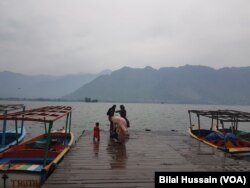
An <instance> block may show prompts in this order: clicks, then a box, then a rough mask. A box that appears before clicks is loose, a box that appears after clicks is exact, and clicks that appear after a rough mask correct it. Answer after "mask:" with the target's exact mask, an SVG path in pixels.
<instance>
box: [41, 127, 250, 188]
mask: <svg viewBox="0 0 250 188" xmlns="http://www.w3.org/2000/svg"><path fill="white" fill-rule="evenodd" d="M156 171H166V172H169V171H211V172H212V171H250V154H249V155H229V154H225V153H223V152H221V151H219V150H217V149H214V148H211V147H209V146H207V145H205V144H203V143H201V142H198V141H197V140H194V139H192V138H191V137H189V136H188V135H184V134H180V133H178V132H175V131H173V132H172V131H169V132H167V131H166V132H154V131H148V132H147V131H131V132H130V138H129V139H128V141H127V142H126V143H125V145H121V144H118V143H114V142H111V141H110V139H109V134H108V132H101V141H100V143H93V140H92V132H91V131H86V132H85V133H84V135H83V136H81V137H79V139H78V140H77V142H76V144H75V146H74V147H73V148H72V149H71V150H70V152H69V153H68V154H67V155H66V157H65V158H64V160H63V161H62V162H61V163H60V164H59V166H58V167H57V169H56V170H55V171H54V173H53V174H52V175H51V176H50V177H49V178H48V179H47V181H46V182H45V184H44V185H43V186H42V187H43V188H57V187H58V188H66V187H67V188H68V187H72V188H79V187H96V188H98V187H116V188H117V187H119V188H120V187H129V188H134V187H141V188H142V187H143V188H145V187H150V188H151V187H154V173H155V172H156Z"/></svg>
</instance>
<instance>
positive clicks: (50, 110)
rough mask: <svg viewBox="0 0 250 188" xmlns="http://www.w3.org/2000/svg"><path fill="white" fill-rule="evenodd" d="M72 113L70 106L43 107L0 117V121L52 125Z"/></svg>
mask: <svg viewBox="0 0 250 188" xmlns="http://www.w3.org/2000/svg"><path fill="white" fill-rule="evenodd" d="M71 111H72V107H71V106H45V107H42V108H35V109H31V110H26V111H22V112H14V113H9V114H5V115H0V120H24V121H36V122H46V123H52V122H54V121H56V120H58V119H60V118H62V117H64V116H66V115H67V114H69V113H70V112H71Z"/></svg>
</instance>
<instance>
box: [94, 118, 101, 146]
mask: <svg viewBox="0 0 250 188" xmlns="http://www.w3.org/2000/svg"><path fill="white" fill-rule="evenodd" d="M96 139H97V141H98V142H99V141H100V128H99V122H96V123H95V127H94V130H93V141H94V142H95V141H96Z"/></svg>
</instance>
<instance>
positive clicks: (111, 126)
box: [107, 104, 116, 133]
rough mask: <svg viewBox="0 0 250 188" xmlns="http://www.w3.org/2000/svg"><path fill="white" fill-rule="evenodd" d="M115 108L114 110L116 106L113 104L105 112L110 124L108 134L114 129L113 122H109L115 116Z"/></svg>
mask: <svg viewBox="0 0 250 188" xmlns="http://www.w3.org/2000/svg"><path fill="white" fill-rule="evenodd" d="M115 108H116V105H115V104H114V105H113V106H112V107H111V108H109V109H108V111H107V115H108V118H109V122H110V127H109V131H110V133H111V132H112V131H113V129H114V125H113V122H112V121H111V117H112V116H114V114H115Z"/></svg>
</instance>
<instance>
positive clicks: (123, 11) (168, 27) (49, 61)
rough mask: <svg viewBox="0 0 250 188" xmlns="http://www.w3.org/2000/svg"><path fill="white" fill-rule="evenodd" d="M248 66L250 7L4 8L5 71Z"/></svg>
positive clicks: (39, 3) (115, 4)
mask: <svg viewBox="0 0 250 188" xmlns="http://www.w3.org/2000/svg"><path fill="white" fill-rule="evenodd" d="M185 64H192V65H207V66H210V67H213V68H216V69H217V68H221V67H232V66H250V1H249V0H0V71H4V70H9V71H14V72H19V73H25V74H56V75H62V74H72V73H80V72H83V73H97V72H99V71H102V70H104V69H111V70H116V69H119V68H122V67H124V66H129V67H134V68H142V67H145V66H152V67H153V68H157V69H158V68H160V67H170V66H171V67H172V66H174V67H178V66H182V65H185Z"/></svg>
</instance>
